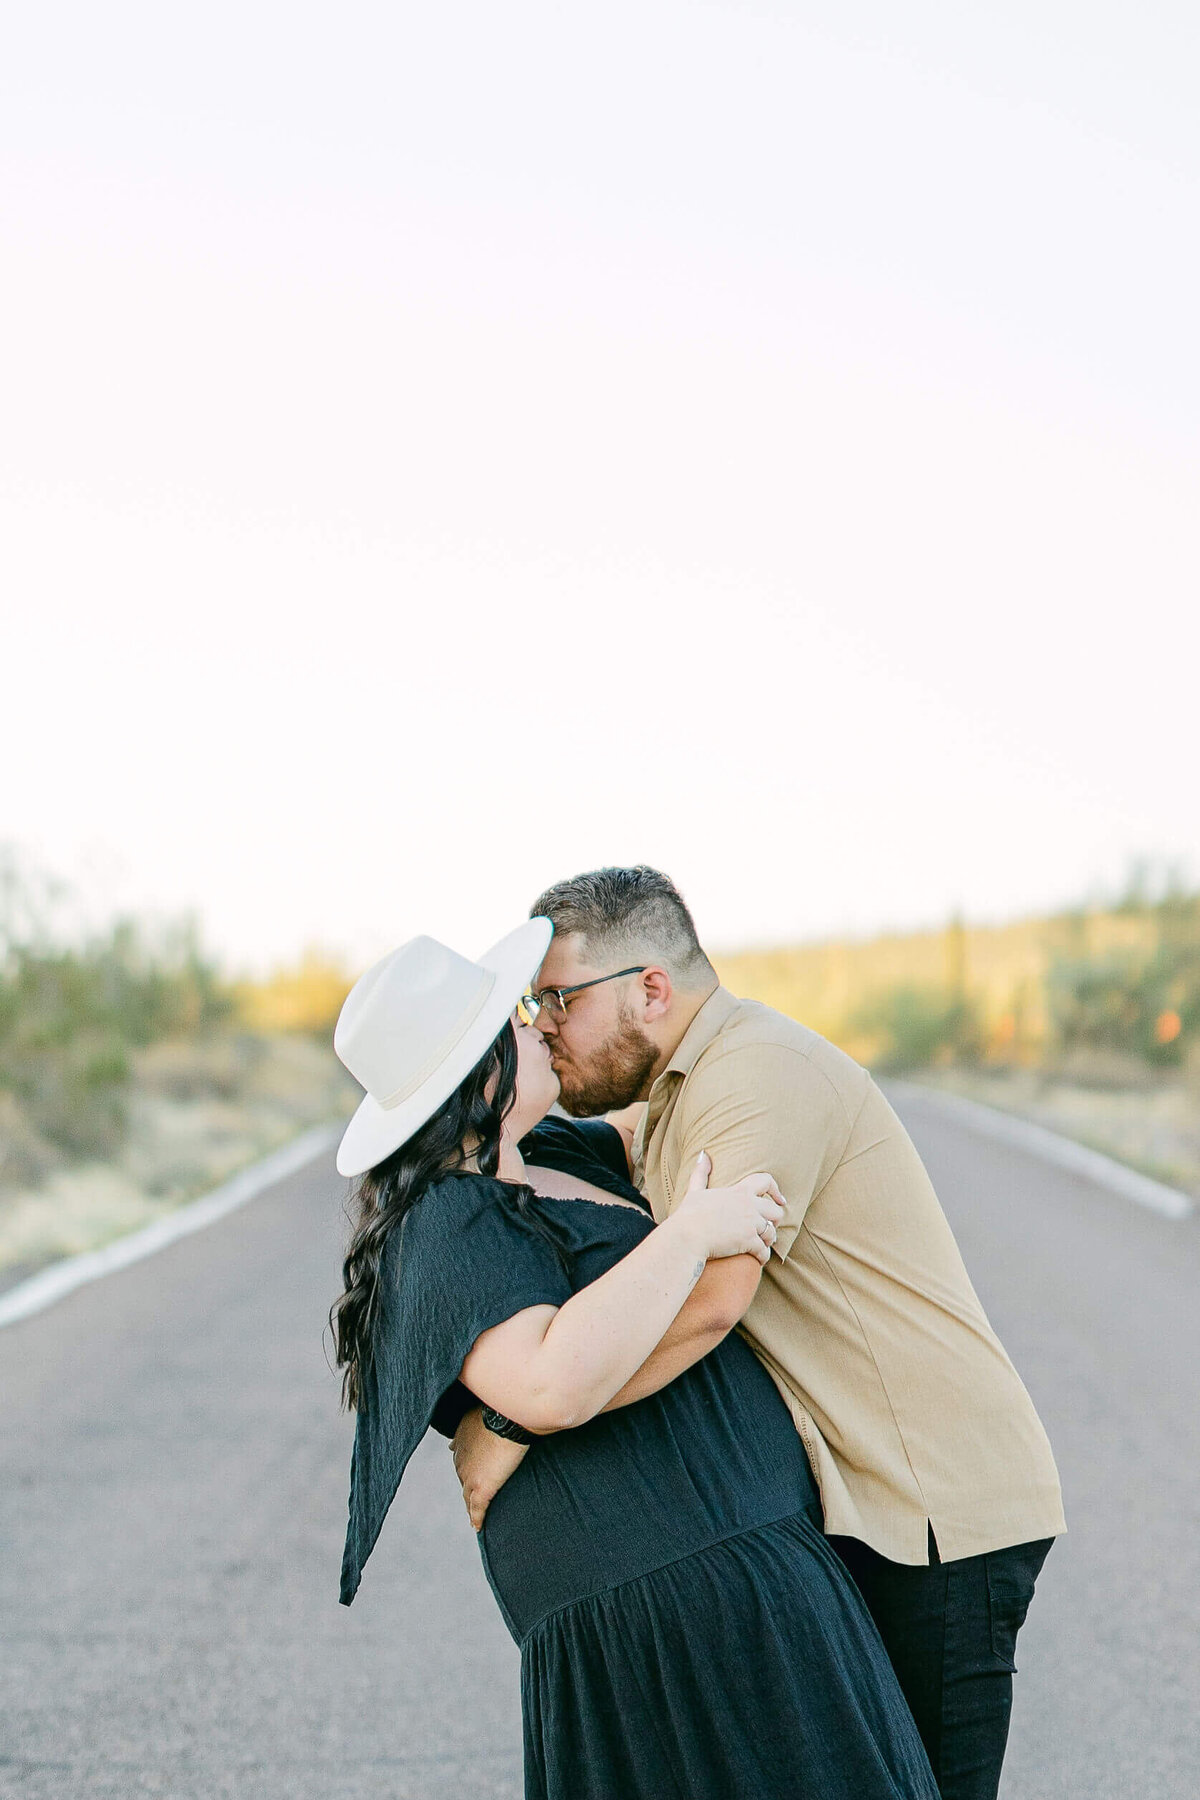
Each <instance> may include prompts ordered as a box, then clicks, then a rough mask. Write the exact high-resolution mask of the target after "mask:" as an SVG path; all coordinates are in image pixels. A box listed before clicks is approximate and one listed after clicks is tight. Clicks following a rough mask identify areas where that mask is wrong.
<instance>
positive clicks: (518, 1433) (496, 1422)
mask: <svg viewBox="0 0 1200 1800" xmlns="http://www.w3.org/2000/svg"><path fill="white" fill-rule="evenodd" d="M483 1422H484V1424H485V1425H486V1426H487V1428H488V1430H489V1431H492V1432H494V1433H495V1435H496V1436H497V1437H502V1438H511V1440H512V1442H513V1443H514V1444H532V1442H533V1433H532V1431H526V1429H525V1427H524V1426H523V1425H518V1424H517V1422H516V1420H515V1419H506V1418H505V1416H504V1414H503V1413H502V1412H497V1411H496V1409H495V1407H494V1406H485V1407H484V1409H483Z"/></svg>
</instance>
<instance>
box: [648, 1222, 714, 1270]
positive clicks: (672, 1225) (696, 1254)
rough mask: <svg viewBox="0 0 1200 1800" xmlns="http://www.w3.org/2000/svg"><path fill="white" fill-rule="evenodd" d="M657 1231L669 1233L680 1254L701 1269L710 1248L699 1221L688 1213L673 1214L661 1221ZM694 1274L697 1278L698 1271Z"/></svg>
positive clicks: (705, 1233)
mask: <svg viewBox="0 0 1200 1800" xmlns="http://www.w3.org/2000/svg"><path fill="white" fill-rule="evenodd" d="M658 1229H659V1230H660V1231H666V1232H670V1233H671V1235H672V1236H673V1237H675V1238H676V1240H677V1241H678V1243H679V1245H680V1254H681V1255H684V1256H687V1257H689V1258H690V1259H691V1261H692V1263H693V1264H695V1263H697V1262H698V1263H699V1264H700V1265H701V1268H703V1265H704V1264H705V1263H706V1262H707V1261H708V1257H709V1252H710V1250H711V1248H712V1246H711V1244H710V1242H709V1238H708V1233H707V1232H706V1231H705V1229H704V1226H703V1225H702V1223H701V1221H700V1220H699V1219H697V1218H696V1217H695V1216H694V1215H693V1214H692V1213H690V1212H682V1211H681V1212H673V1213H672V1214H671V1215H670V1217H669V1218H666V1219H664V1220H663V1222H662V1224H661V1225H660V1226H659V1228H658ZM694 1274H695V1276H699V1274H700V1269H696V1270H695V1271H694Z"/></svg>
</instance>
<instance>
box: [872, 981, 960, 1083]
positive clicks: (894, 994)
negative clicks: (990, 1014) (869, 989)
mask: <svg viewBox="0 0 1200 1800" xmlns="http://www.w3.org/2000/svg"><path fill="white" fill-rule="evenodd" d="M850 1025H851V1029H852V1030H854V1031H856V1032H862V1033H865V1034H866V1035H867V1036H869V1037H871V1038H873V1039H874V1040H875V1042H876V1043H877V1044H878V1046H879V1048H878V1051H877V1054H876V1055H875V1056H874V1058H873V1059H872V1060H873V1062H874V1064H875V1066H876V1067H877V1068H878V1069H880V1070H881V1071H882V1072H885V1073H894V1074H898V1073H900V1072H901V1071H903V1070H906V1069H920V1068H928V1067H929V1066H930V1065H931V1064H934V1063H949V1062H969V1061H973V1060H974V1059H975V1058H976V1057H977V1056H978V1054H979V1047H980V1029H979V1021H978V1017H977V1014H976V1010H975V1007H974V1006H973V1004H972V1003H971V1001H969V1000H968V999H966V998H964V997H962V996H960V995H955V994H952V993H949V992H947V990H946V989H945V988H941V987H934V986H926V987H919V986H900V987H894V988H889V989H887V990H886V991H885V992H884V993H880V994H875V995H873V996H872V997H871V999H869V1000H867V1001H865V1002H864V1003H863V1005H862V1006H861V1007H859V1008H858V1010H857V1011H856V1012H855V1014H854V1016H853V1018H852V1019H851V1021H850Z"/></svg>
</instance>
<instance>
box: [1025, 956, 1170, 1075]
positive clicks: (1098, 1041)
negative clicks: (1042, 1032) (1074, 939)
mask: <svg viewBox="0 0 1200 1800" xmlns="http://www.w3.org/2000/svg"><path fill="white" fill-rule="evenodd" d="M1047 989H1048V998H1049V1005H1050V1018H1051V1021H1052V1023H1053V1026H1054V1031H1055V1035H1056V1037H1057V1039H1058V1042H1059V1044H1060V1045H1061V1046H1062V1048H1063V1049H1064V1050H1119V1051H1124V1052H1125V1053H1126V1054H1128V1055H1134V1056H1140V1057H1143V1058H1144V1059H1145V1060H1146V1061H1147V1062H1150V1063H1156V1064H1159V1065H1164V1066H1168V1067H1170V1066H1175V1065H1178V1064H1179V1063H1181V1062H1182V1061H1183V1060H1184V1057H1185V1055H1186V1052H1187V1048H1188V1045H1189V1043H1191V1042H1192V1041H1193V1040H1194V1039H1195V1038H1196V1036H1197V1035H1198V1034H1200V943H1192V942H1189V941H1188V940H1187V938H1183V939H1182V940H1181V941H1175V942H1170V941H1166V942H1160V944H1159V946H1158V948H1157V950H1155V951H1154V952H1153V953H1152V954H1151V955H1148V956H1147V955H1145V954H1141V955H1138V954H1136V953H1134V952H1130V951H1123V952H1114V953H1110V954H1109V955H1107V956H1098V957H1085V958H1059V959H1058V960H1056V961H1055V962H1054V963H1053V965H1052V966H1051V969H1050V975H1049V980H1048V984H1047ZM1168 1033H1169V1034H1170V1035H1165V1034H1168Z"/></svg>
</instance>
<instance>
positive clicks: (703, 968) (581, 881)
mask: <svg viewBox="0 0 1200 1800" xmlns="http://www.w3.org/2000/svg"><path fill="white" fill-rule="evenodd" d="M529 916H530V918H531V919H549V920H551V922H552V923H553V925H554V929H555V932H556V933H557V935H558V936H559V937H567V936H569V935H570V934H571V933H573V932H578V933H579V934H580V936H581V937H582V938H583V941H584V947H585V952H586V955H587V959H588V961H589V962H591V963H595V964H596V965H597V966H598V965H599V964H601V963H603V962H612V963H613V966H614V967H617V966H618V965H619V964H620V963H623V962H627V963H636V962H639V961H642V960H643V959H644V960H645V961H646V962H647V963H651V962H653V963H658V964H660V965H661V966H662V967H663V968H664V969H666V971H667V973H668V974H669V975H670V976H671V978H672V979H673V980H674V981H676V982H678V984H679V986H680V987H682V988H699V987H703V986H705V985H706V984H707V983H708V982H709V981H710V980H715V979H716V971H715V970H714V968H713V966H712V964H711V963H710V962H709V960H708V958H707V956H705V954H704V951H703V950H702V949H701V948H700V940H699V938H698V937H697V936H696V927H695V924H694V922H693V920H692V915H691V913H690V912H689V911H688V909H687V907H686V905H685V904H684V901H683V896H682V895H681V894H680V892H679V889H678V888H677V887H676V886H675V883H674V882H673V881H671V880H669V879H668V877H667V876H666V875H663V874H660V872H659V871H658V870H657V869H649V868H647V867H646V865H645V864H644V863H639V864H638V866H637V867H636V868H634V869H593V870H592V872H591V873H590V874H588V875H572V876H571V878H570V880H569V881H556V882H555V884H554V886H553V887H549V888H547V889H546V891H545V893H544V894H541V895H539V897H538V898H537V899H536V900H535V901H534V903H533V905H532V907H531V908H530V909H529Z"/></svg>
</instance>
